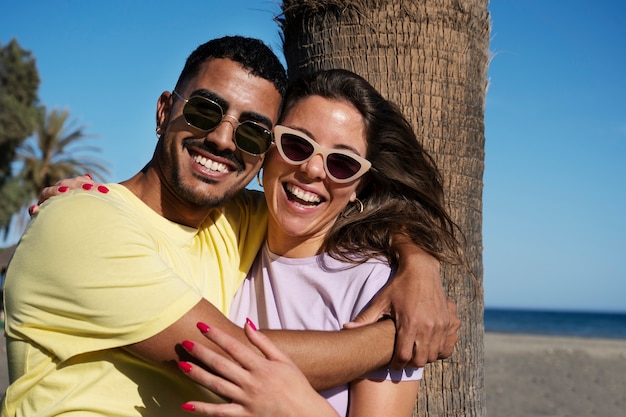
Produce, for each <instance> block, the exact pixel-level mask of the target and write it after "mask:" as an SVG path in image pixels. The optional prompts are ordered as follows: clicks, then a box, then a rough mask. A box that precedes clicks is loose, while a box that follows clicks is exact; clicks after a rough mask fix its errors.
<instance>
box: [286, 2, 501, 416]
mask: <svg viewBox="0 0 626 417" xmlns="http://www.w3.org/2000/svg"><path fill="white" fill-rule="evenodd" d="M487 5H488V0H413V1H409V0H352V1H349V0H284V1H283V6H282V9H283V15H282V16H281V17H280V18H279V22H280V24H281V26H282V29H283V37H284V38H283V40H284V45H283V46H284V53H285V58H286V61H287V66H288V72H289V76H290V77H294V76H297V75H298V74H301V73H307V72H312V71H315V70H318V69H326V68H345V69H349V70H352V71H354V72H356V73H358V74H360V75H361V76H363V77H365V78H366V79H367V80H368V81H370V82H371V83H372V85H374V86H375V87H376V88H377V89H378V90H379V91H380V92H381V93H382V94H383V96H385V97H387V98H388V99H390V100H391V101H393V102H395V103H396V104H398V105H399V106H400V108H401V109H402V111H403V112H404V114H405V116H406V117H407V118H408V120H409V121H410V122H411V123H412V125H413V128H414V129H415V131H416V133H417V136H418V138H420V139H421V140H422V141H423V144H424V146H425V148H426V149H427V150H428V151H429V152H430V153H431V155H433V157H434V158H435V160H436V162H437V165H438V167H439V169H440V170H441V172H442V175H443V177H444V182H445V189H446V199H447V203H448V208H449V211H450V213H451V215H452V218H453V220H454V221H455V222H456V223H457V224H458V225H459V227H460V228H461V230H462V231H463V233H464V234H465V237H466V253H467V256H468V258H469V263H470V268H471V269H472V271H473V273H474V275H475V276H476V277H477V282H474V281H472V280H471V279H470V278H469V276H468V274H467V273H466V272H465V271H464V270H463V269H462V268H457V267H451V266H445V267H444V269H443V275H444V282H445V283H446V284H447V286H448V293H449V296H450V298H451V299H453V300H454V301H456V302H457V305H458V315H459V317H460V318H461V322H462V327H461V330H460V333H459V336H460V339H459V343H458V345H457V348H456V350H455V353H454V355H453V356H452V357H451V358H449V359H447V360H445V361H439V362H436V363H434V364H430V365H428V366H427V367H426V372H425V375H424V380H423V382H422V386H421V388H420V394H419V395H418V398H417V401H416V407H415V412H414V415H415V416H429V417H438V416H484V415H485V393H484V378H483V362H484V360H483V359H484V357H483V335H484V325H483V292H482V275H483V264H482V189H483V170H484V142H485V135H484V108H485V94H486V88H487V68H488V64H489V34H490V22H489V13H488V10H487Z"/></svg>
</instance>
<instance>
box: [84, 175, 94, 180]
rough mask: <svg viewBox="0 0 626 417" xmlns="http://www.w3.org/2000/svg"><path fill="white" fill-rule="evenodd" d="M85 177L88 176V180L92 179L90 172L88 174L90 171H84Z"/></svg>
mask: <svg viewBox="0 0 626 417" xmlns="http://www.w3.org/2000/svg"><path fill="white" fill-rule="evenodd" d="M85 177H87V178H89V179H90V180H92V179H93V177H92V176H91V174H90V173H86V174H85Z"/></svg>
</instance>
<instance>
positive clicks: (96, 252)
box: [2, 37, 456, 417]
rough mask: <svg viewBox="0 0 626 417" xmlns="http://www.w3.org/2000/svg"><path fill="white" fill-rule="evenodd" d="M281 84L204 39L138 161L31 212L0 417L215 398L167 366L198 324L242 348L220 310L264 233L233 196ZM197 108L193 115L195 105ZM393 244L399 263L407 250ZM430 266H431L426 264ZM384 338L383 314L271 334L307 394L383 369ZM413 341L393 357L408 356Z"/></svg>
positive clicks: (11, 306) (258, 206) (152, 409)
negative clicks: (348, 326) (131, 172)
mask: <svg viewBox="0 0 626 417" xmlns="http://www.w3.org/2000/svg"><path fill="white" fill-rule="evenodd" d="M285 86H286V79H285V74H284V69H283V68H282V66H281V64H280V62H279V61H278V59H277V58H276V56H275V55H274V54H273V53H272V52H271V51H270V50H269V49H268V48H267V47H266V46H265V45H263V44H262V43H261V42H259V41H257V40H253V39H247V38H241V37H227V38H221V39H217V40H213V41H210V42H207V43H206V44H204V45H201V46H200V47H198V49H196V51H194V52H193V53H192V54H191V55H190V57H189V58H188V60H187V63H186V65H185V68H184V69H183V71H182V73H181V76H180V78H179V80H178V82H177V84H176V87H175V89H174V92H175V93H171V92H164V93H162V94H161V96H160V97H159V100H158V104H157V114H156V115H157V135H159V141H158V143H157V146H156V149H155V152H154V155H153V157H152V160H151V161H150V162H149V163H148V164H147V165H146V167H144V169H142V171H141V172H139V173H138V174H136V175H135V176H133V177H132V178H130V179H129V180H127V181H124V182H122V183H121V185H116V184H112V185H111V186H110V188H111V192H109V193H108V194H91V193H75V194H73V195H72V196H68V197H65V198H63V199H58V200H57V201H53V202H50V204H47V205H45V206H44V207H43V208H42V209H41V210H40V212H39V213H38V215H37V216H36V218H35V219H33V221H32V222H31V225H30V226H29V229H28V230H27V232H26V233H25V234H24V236H23V238H22V240H21V242H20V244H19V246H18V248H17V250H16V252H15V255H14V258H13V260H12V262H11V264H10V266H9V270H8V272H7V284H6V293H7V296H6V310H7V330H6V331H7V349H8V350H7V354H8V357H9V364H10V376H11V385H10V387H9V389H8V390H7V393H6V396H5V398H4V400H3V410H2V416H13V415H18V416H29V417H30V416H34V415H41V416H48V415H50V416H51V415H64V414H71V413H73V412H74V413H75V412H79V413H80V415H102V416H105V415H106V416H110V415H120V416H138V415H139V416H142V415H145V416H148V415H149V416H161V415H163V416H165V415H167V416H174V415H179V414H180V413H182V412H181V411H180V405H181V404H182V403H183V402H185V401H187V400H189V399H196V400H205V401H210V400H218V399H217V398H215V396H214V395H212V394H211V393H208V392H206V391H204V390H203V389H202V388H200V387H199V386H197V385H195V384H193V383H191V382H190V381H188V380H186V379H184V378H182V377H181V376H180V374H179V373H178V371H176V370H175V369H170V368H168V367H167V366H168V365H171V363H176V361H178V360H179V357H180V356H179V352H180V350H179V349H178V346H177V343H179V342H180V341H181V340H184V339H190V338H194V336H196V329H195V325H196V323H197V322H200V321H203V322H206V323H209V324H210V325H212V326H216V327H219V328H221V329H224V330H225V331H226V332H227V333H229V334H230V335H232V336H234V337H236V338H238V339H239V340H241V341H246V338H245V337H244V335H243V332H242V330H241V329H240V328H238V327H236V326H234V325H233V324H232V323H230V322H229V321H228V320H227V319H226V317H225V316H224V315H222V314H221V313H220V310H221V311H222V312H225V311H228V307H229V303H230V300H231V298H232V296H233V295H234V293H235V291H236V289H237V287H238V285H239V284H240V283H241V281H242V280H243V278H244V277H245V274H246V271H247V270H248V268H249V267H250V265H251V263H252V261H253V260H254V256H255V254H256V252H257V250H258V248H259V247H260V244H261V242H262V241H263V239H264V232H265V222H266V213H265V210H264V209H263V204H264V202H263V201H262V200H261V199H260V198H258V197H259V196H256V197H255V195H254V194H249V193H248V194H241V193H239V191H241V190H242V189H243V188H244V187H245V185H246V184H247V183H248V182H249V181H250V180H251V179H252V178H253V177H254V175H256V173H257V172H258V170H259V169H260V167H261V164H262V161H263V156H262V153H263V151H265V150H266V149H264V148H267V147H269V142H268V141H267V140H268V133H269V131H270V130H271V128H272V126H273V125H274V124H275V122H276V121H277V119H278V114H279V110H280V105H281V100H282V95H283V93H284V90H285ZM191 100H194V102H193V103H191ZM192 104H193V105H192ZM188 105H189V107H188V109H187V110H189V111H187V112H186V114H183V111H184V110H185V108H186V106H188ZM203 106H204V107H203ZM198 108H200V109H202V114H194V113H193V112H191V110H194V111H195V110H197V109H198ZM207 114H210V115H212V116H215V117H214V118H213V119H214V120H211V118H210V117H209V118H207V117H206V116H207ZM207 123H208V124H207ZM194 126H195V127H194ZM198 128H200V129H198ZM252 146H257V147H259V149H258V152H257V151H256V149H255V148H252ZM242 149H244V150H247V152H244V151H242ZM398 246H399V249H401V250H404V256H405V258H406V257H407V254H409V253H410V251H413V250H415V248H413V247H412V246H411V245H398ZM408 258H411V257H410V256H409V257H408ZM420 265H424V264H420ZM425 265H426V267H427V268H428V267H432V265H435V266H434V268H435V270H437V266H436V263H434V262H433V261H432V259H428V260H427V261H426V263H425ZM437 271H438V270H437ZM429 279H430V280H431V281H430V282H431V284H432V282H433V281H434V282H436V281H437V279H438V275H437V274H435V279H433V278H432V275H431V276H430V277H428V278H427V279H425V281H426V282H427V283H428V282H429V281H428V280H429ZM415 281H423V280H422V279H419V280H409V279H407V278H404V279H402V278H401V277H397V279H396V280H394V282H393V283H392V284H391V285H390V286H389V289H388V290H387V291H388V292H387V294H393V293H394V292H396V293H401V292H405V291H406V288H405V287H406V285H400V284H402V283H403V282H409V283H410V284H411V285H415V284H414V282H415ZM417 285H421V284H417ZM427 287H428V288H431V289H433V290H438V291H441V289H440V288H439V287H440V285H430V287H429V286H428V284H427ZM418 294H420V295H422V296H423V297H426V298H428V297H431V294H424V293H423V292H418ZM400 298H401V299H402V300H403V301H404V302H407V301H406V299H407V297H406V295H405V296H404V297H400ZM409 298H412V297H409ZM408 301H409V302H410V301H412V300H411V299H409V300H408ZM380 303H381V304H380V305H382V306H383V308H387V306H388V303H387V301H386V299H385V298H382V301H381V302H380ZM394 305H395V304H391V307H393V306H394ZM391 307H389V308H391ZM377 309H379V310H380V307H377V308H375V309H374V310H372V311H370V314H371V315H372V316H373V317H372V318H371V319H368V320H369V321H373V320H375V319H377V318H378V316H379V311H377ZM429 313H430V312H429ZM432 314H433V313H430V314H429V316H430V315H432ZM398 317H400V319H401V320H402V319H403V317H404V316H403V315H398ZM402 326H403V323H402V322H401V321H400V322H398V327H399V328H401V327H402ZM450 329H451V330H450ZM444 330H445V331H444V336H445V334H446V333H445V332H446V331H448V332H450V333H451V337H450V338H448V339H447V340H448V342H447V345H446V346H444V348H442V349H434V352H435V353H434V355H433V354H432V351H433V349H430V351H429V352H428V353H427V354H426V355H424V354H422V357H423V358H425V357H426V356H428V359H429V360H434V359H436V356H438V353H439V351H443V356H445V355H449V354H450V353H451V343H450V340H452V342H454V341H455V340H456V339H455V337H454V334H455V331H456V328H455V326H450V327H448V328H445V329H444ZM394 333H395V329H394V326H393V324H392V323H391V322H390V321H386V322H381V323H377V324H375V325H370V326H365V327H361V328H358V329H354V330H350V331H344V332H338V333H332V332H328V333H323V334H322V333H319V332H317V333H309V332H288V331H281V332H278V331H276V332H268V334H269V335H270V337H271V338H272V339H273V340H274V342H276V343H277V344H278V346H280V347H281V348H282V349H284V350H285V351H286V352H287V353H288V354H289V355H290V356H291V357H292V358H293V359H294V361H295V362H296V363H297V364H298V366H299V367H300V368H301V369H302V370H303V371H304V373H305V374H306V375H307V377H308V378H309V380H310V381H311V383H312V384H313V386H314V387H316V388H317V389H324V388H328V387H331V386H336V385H339V384H341V383H345V382H347V381H350V380H353V379H354V378H356V377H358V376H360V375H362V374H363V373H365V372H366V371H368V370H370V369H374V368H377V367H380V366H382V365H384V364H386V363H388V362H389V360H390V358H391V354H392V349H393V345H394ZM440 339H442V340H445V339H446V338H445V337H441V338H440ZM426 340H428V339H426ZM374 341H375V342H374ZM412 342H413V341H412V340H411V343H410V345H409V348H408V349H409V350H411V352H410V353H409V354H407V353H406V352H404V353H402V354H401V355H400V356H401V357H405V358H406V357H407V356H410V355H411V354H413V352H412V348H413V343H412ZM205 343H207V346H210V342H208V341H205ZM438 344H439V345H442V344H443V345H445V344H446V342H445V341H444V342H441V341H439V342H438ZM364 347H367V348H364ZM213 348H215V347H213ZM403 348H404V349H405V350H406V346H404V347H403ZM420 348H421V347H420ZM357 354H358V356H357ZM433 356H435V358H433ZM356 357H358V362H356V363H352V362H354V361H355V359H354V358H356ZM421 360H423V359H421Z"/></svg>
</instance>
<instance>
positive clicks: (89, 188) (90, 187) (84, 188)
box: [81, 184, 93, 190]
mask: <svg viewBox="0 0 626 417" xmlns="http://www.w3.org/2000/svg"><path fill="white" fill-rule="evenodd" d="M81 188H82V189H83V190H91V189H92V188H93V184H83V185H82V186H81Z"/></svg>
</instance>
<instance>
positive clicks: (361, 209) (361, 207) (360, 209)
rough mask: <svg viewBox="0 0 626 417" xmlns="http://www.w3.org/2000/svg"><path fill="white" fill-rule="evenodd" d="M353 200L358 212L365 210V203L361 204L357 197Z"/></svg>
mask: <svg viewBox="0 0 626 417" xmlns="http://www.w3.org/2000/svg"><path fill="white" fill-rule="evenodd" d="M354 202H355V203H357V204H358V205H359V214H360V213H363V210H365V205H363V202H362V201H361V200H359V199H358V197H357V198H356V199H355V200H354Z"/></svg>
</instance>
